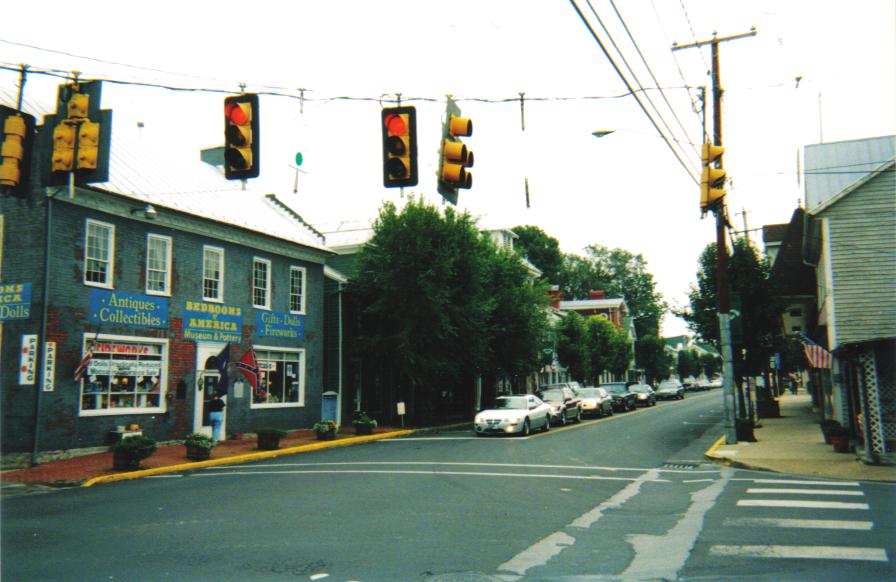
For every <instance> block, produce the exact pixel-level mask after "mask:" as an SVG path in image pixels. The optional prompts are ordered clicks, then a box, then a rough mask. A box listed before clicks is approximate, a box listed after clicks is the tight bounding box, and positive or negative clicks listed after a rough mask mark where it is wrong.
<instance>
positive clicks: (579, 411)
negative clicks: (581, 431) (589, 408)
mask: <svg viewBox="0 0 896 582" xmlns="http://www.w3.org/2000/svg"><path fill="white" fill-rule="evenodd" d="M576 422H582V409H581V408H577V409H576Z"/></svg>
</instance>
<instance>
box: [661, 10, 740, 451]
mask: <svg viewBox="0 0 896 582" xmlns="http://www.w3.org/2000/svg"><path fill="white" fill-rule="evenodd" d="M756 32H757V31H756V27H755V26H754V27H753V28H751V29H750V32H745V33H742V34H735V35H732V36H726V37H722V38H719V37H717V36H716V34H715V33H713V35H712V38H711V39H710V40H700V41H696V42H693V43H690V44H686V45H679V44H677V43H674V44H673V45H672V50H681V49H686V48H692V47H701V46H705V45H710V46H711V48H712V71H711V75H712V121H713V123H712V126H713V145H716V146H719V147H721V146H722V93H723V90H722V82H721V72H720V66H719V43H721V42H727V41H729V40H735V39H738V38H745V37H748V36H756ZM719 168H721V161H720V163H719ZM714 212H715V215H716V294H717V295H718V298H719V338H720V341H721V345H722V363H723V366H722V370H723V374H724V375H723V380H722V392H723V398H724V400H723V405H724V415H725V439H726V440H727V442H728V443H729V444H735V443H737V428H736V423H735V420H734V418H735V416H736V414H735V404H734V401H735V400H734V392H735V388H734V354H733V352H732V349H731V316H730V313H729V310H730V306H729V300H728V247H727V245H726V243H725V228H726V226H728V216H727V209H726V208H725V199H724V198H722V200H721V202H720V204H719V205H718V206H717V207H716V209H715V210H714Z"/></svg>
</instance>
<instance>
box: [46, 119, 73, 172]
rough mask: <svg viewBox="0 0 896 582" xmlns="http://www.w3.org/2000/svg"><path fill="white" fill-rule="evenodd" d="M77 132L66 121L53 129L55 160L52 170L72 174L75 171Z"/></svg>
mask: <svg viewBox="0 0 896 582" xmlns="http://www.w3.org/2000/svg"><path fill="white" fill-rule="evenodd" d="M76 133H77V131H76V130H75V126H74V125H70V124H69V123H67V122H66V120H62V121H61V122H60V123H59V125H57V126H56V127H55V128H54V129H53V158H52V162H51V164H52V165H51V167H50V169H51V170H52V171H54V172H71V171H72V170H74V169H75V134H76Z"/></svg>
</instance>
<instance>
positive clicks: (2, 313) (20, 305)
mask: <svg viewBox="0 0 896 582" xmlns="http://www.w3.org/2000/svg"><path fill="white" fill-rule="evenodd" d="M30 317H31V283H0V321H8V320H10V319H29V318H30Z"/></svg>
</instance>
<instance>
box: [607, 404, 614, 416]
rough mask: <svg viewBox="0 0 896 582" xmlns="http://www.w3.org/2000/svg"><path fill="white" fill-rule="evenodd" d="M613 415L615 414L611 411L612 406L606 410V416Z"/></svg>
mask: <svg viewBox="0 0 896 582" xmlns="http://www.w3.org/2000/svg"><path fill="white" fill-rule="evenodd" d="M615 413H616V411H615V410H613V407H612V406H611V407H610V409H609V410H607V416H613V414H615Z"/></svg>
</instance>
